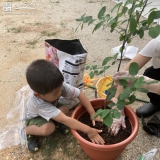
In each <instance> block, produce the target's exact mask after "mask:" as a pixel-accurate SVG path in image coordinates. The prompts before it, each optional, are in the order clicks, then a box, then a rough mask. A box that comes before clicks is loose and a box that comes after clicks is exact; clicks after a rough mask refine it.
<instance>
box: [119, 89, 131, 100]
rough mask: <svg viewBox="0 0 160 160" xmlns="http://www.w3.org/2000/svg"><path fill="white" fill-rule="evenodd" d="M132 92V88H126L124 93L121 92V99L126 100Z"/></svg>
mask: <svg viewBox="0 0 160 160" xmlns="http://www.w3.org/2000/svg"><path fill="white" fill-rule="evenodd" d="M131 93H132V90H131V88H126V89H124V91H123V93H121V94H120V96H119V98H120V99H121V100H125V99H127V98H128V97H129V96H130V94H131Z"/></svg>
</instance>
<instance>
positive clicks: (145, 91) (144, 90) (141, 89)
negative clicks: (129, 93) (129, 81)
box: [137, 88, 149, 93]
mask: <svg viewBox="0 0 160 160" xmlns="http://www.w3.org/2000/svg"><path fill="white" fill-rule="evenodd" d="M137 91H139V92H143V93H148V92H149V91H148V90H147V89H145V88H137Z"/></svg>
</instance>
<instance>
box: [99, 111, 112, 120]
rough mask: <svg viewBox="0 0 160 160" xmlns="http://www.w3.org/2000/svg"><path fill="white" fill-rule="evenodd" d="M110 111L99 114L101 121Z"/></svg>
mask: <svg viewBox="0 0 160 160" xmlns="http://www.w3.org/2000/svg"><path fill="white" fill-rule="evenodd" d="M110 111H111V110H110V109H105V110H104V112H103V113H102V114H101V119H104V118H105V117H106V116H107V115H108V114H109V113H110Z"/></svg>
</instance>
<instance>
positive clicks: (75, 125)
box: [53, 112, 104, 144]
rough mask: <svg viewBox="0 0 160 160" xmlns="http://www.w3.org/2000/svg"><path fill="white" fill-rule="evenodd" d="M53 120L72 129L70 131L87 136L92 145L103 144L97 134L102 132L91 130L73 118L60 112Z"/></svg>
mask: <svg viewBox="0 0 160 160" xmlns="http://www.w3.org/2000/svg"><path fill="white" fill-rule="evenodd" d="M53 119H54V120H55V121H57V122H60V123H63V124H64V125H66V126H68V127H70V128H72V129H75V130H79V131H81V132H84V133H86V134H87V135H88V137H89V139H90V140H91V141H92V142H93V143H97V144H104V140H103V139H102V137H101V136H100V135H99V134H98V133H100V132H102V130H97V129H94V128H91V127H89V126H87V125H85V124H83V123H81V122H79V121H77V120H76V119H74V118H71V117H68V116H66V115H65V114H64V113H63V112H60V113H59V114H58V116H56V117H55V118H53Z"/></svg>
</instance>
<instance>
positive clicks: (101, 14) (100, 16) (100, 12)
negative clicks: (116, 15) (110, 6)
mask: <svg viewBox="0 0 160 160" xmlns="http://www.w3.org/2000/svg"><path fill="white" fill-rule="evenodd" d="M105 12H106V6H104V7H102V8H101V10H100V11H99V13H98V19H101V18H102V16H103V15H104V13H105Z"/></svg>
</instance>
